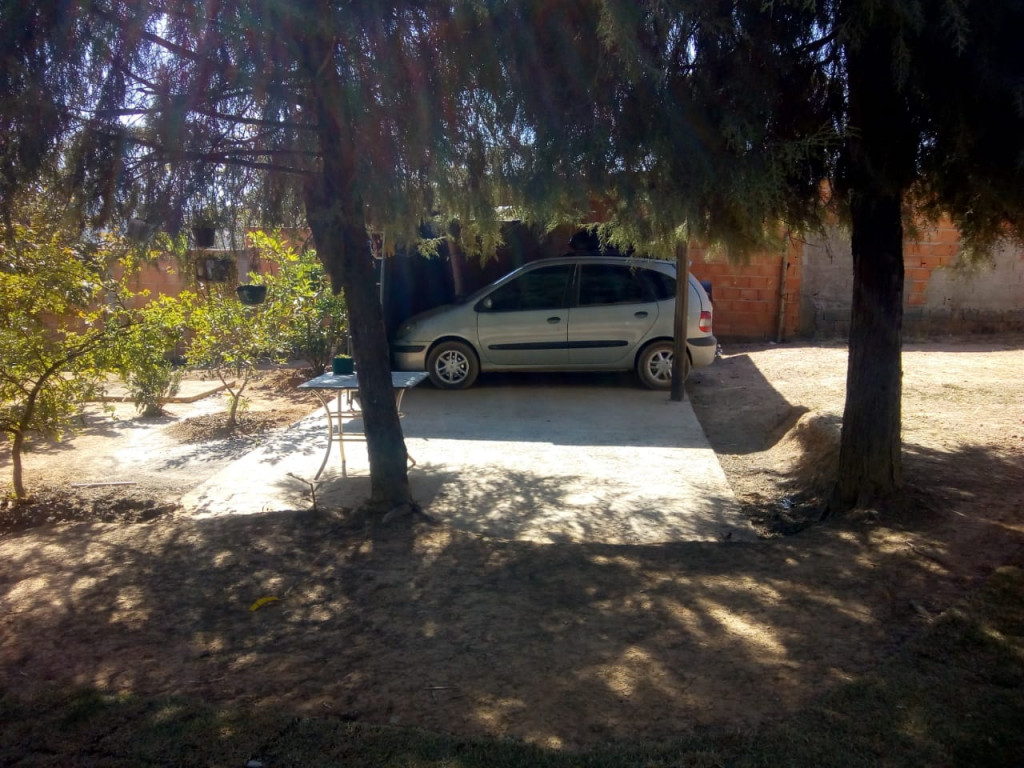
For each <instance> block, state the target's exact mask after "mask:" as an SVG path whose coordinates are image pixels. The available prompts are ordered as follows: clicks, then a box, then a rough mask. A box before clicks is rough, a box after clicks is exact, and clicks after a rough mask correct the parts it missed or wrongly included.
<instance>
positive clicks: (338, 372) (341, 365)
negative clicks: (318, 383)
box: [331, 355, 355, 376]
mask: <svg viewBox="0 0 1024 768" xmlns="http://www.w3.org/2000/svg"><path fill="white" fill-rule="evenodd" d="M331 373H333V374H334V375H335V376H350V375H352V374H353V373H355V363H354V362H353V360H352V358H351V357H350V356H349V355H336V356H335V358H334V360H333V361H332V362H331Z"/></svg>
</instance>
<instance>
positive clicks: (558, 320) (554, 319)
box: [548, 317, 562, 325]
mask: <svg viewBox="0 0 1024 768" xmlns="http://www.w3.org/2000/svg"><path fill="white" fill-rule="evenodd" d="M548 322H549V323H551V324H552V325H554V324H555V323H560V322H562V318H560V317H549V318H548Z"/></svg>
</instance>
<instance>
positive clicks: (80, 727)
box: [0, 567, 1024, 768]
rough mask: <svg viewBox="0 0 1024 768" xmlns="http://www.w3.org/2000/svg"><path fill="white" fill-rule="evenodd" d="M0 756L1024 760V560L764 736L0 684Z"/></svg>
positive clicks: (389, 764)
mask: <svg viewBox="0 0 1024 768" xmlns="http://www.w3.org/2000/svg"><path fill="white" fill-rule="evenodd" d="M0 722H2V723H3V724H4V726H3V728H2V729H0V765H4V766H8V765H10V766H47V765H54V766H57V765H60V766H64V765H89V766H129V765H131V766H162V765H176V766H210V767H213V768H217V767H219V766H224V767H225V768H240V767H241V766H245V765H246V764H247V763H249V761H258V762H259V763H260V764H262V765H263V766H266V768H282V767H283V766H303V767H304V768H315V767H316V766H338V765H345V766H374V767H375V768H398V767H399V766H402V767H403V768H485V767H486V768H503V767H504V768H520V767H522V768H526V767H527V766H530V767H533V768H570V767H573V768H575V767H576V766H581V767H585V768H627V767H628V768H719V767H724V766H730V767H733V766H735V767H736V768H748V767H749V768H754V766H779V765H789V766H828V765H841V766H850V767H856V766H876V765H886V766H907V767H908V768H909V767H910V766H915V768H916V766H922V765H928V766H941V765H970V766H993V767H995V766H1000V767H1001V766H1008V765H1019V764H1021V762H1022V758H1024V729H1022V728H1021V724H1022V723H1024V570H1022V569H1020V568H1016V567H1005V568H1001V569H999V570H998V571H997V572H996V573H994V574H993V576H992V577H991V578H990V579H989V580H988V581H987V582H986V584H985V585H984V586H983V587H982V588H981V590H980V591H979V592H978V593H977V594H976V595H975V596H974V597H973V599H972V600H970V601H969V602H967V603H966V604H964V605H962V606H960V607H958V608H957V609H956V610H953V611H950V612H948V613H947V614H946V615H944V616H942V617H940V618H938V619H937V620H936V621H935V622H934V624H933V625H932V626H931V627H930V628H929V630H928V631H927V632H926V633H924V634H923V635H922V636H921V637H920V638H918V639H917V640H915V641H914V642H912V643H911V644H910V645H909V646H908V647H907V648H906V649H905V650H904V651H903V652H902V653H901V654H899V655H898V656H897V657H896V658H895V659H893V660H892V661H891V662H889V663H888V664H887V665H886V666H885V667H884V668H883V669H882V670H881V671H880V672H879V673H877V674H875V675H872V676H870V677H866V678H864V679H861V680H858V681H856V682H853V683H850V684H848V685H845V686H842V687H841V688H839V689H837V690H834V691H833V692H831V693H829V694H828V695H826V696H824V697H822V699H821V700H820V701H819V702H818V703H817V705H816V706H814V707H811V708H809V709H807V710H804V711H803V712H800V713H798V714H797V715H794V716H792V717H790V718H788V719H786V720H785V721H783V722H782V723H779V724H776V725H771V726H766V727H764V728H761V729H759V730H757V731H750V732H743V733H722V732H715V731H700V732H698V733H695V734H692V735H689V736H687V737H686V738H683V739H680V740H679V741H676V742H673V743H670V744H662V745H611V746H609V747H608V748H606V749H599V750H593V751H589V752H586V753H579V754H566V753H561V752H553V751H548V750H544V749H541V748H538V747H534V746H530V745H526V744H522V743H519V742H507V741H498V740H492V741H472V740H466V739H459V738H455V737H451V736H446V735H442V734H436V733H428V732H424V731H419V730H415V729H409V728H391V727H381V726H368V725H364V724H360V723H354V722H347V721H345V720H343V719H340V718H337V717H293V716H290V715H287V714H284V713H280V712H272V711H268V710H263V709H214V708H212V707H209V706H207V705H205V704H204V703H202V702H198V701H194V700H189V699H184V698H178V699H166V700H160V701H142V700H138V699H135V698H133V697H130V696H112V695H107V694H104V693H101V692H99V691H96V690H91V689H82V690H77V691H70V692H69V691H54V690H51V691H44V692H40V693H37V694H36V695H34V696H27V697H26V696H24V695H21V694H18V693H16V692H15V691H13V690H6V691H3V692H0Z"/></svg>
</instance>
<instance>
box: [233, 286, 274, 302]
mask: <svg viewBox="0 0 1024 768" xmlns="http://www.w3.org/2000/svg"><path fill="white" fill-rule="evenodd" d="M235 292H236V293H237V294H238V300H239V301H240V302H242V303H243V304H245V305H246V306H249V307H253V306H256V305H257V304H262V303H263V302H264V301H265V300H266V298H267V286H265V285H240V286H238V287H237V288H236V289H235Z"/></svg>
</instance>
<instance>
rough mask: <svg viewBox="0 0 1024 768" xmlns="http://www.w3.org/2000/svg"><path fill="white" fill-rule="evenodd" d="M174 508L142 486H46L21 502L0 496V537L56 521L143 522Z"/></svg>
mask: <svg viewBox="0 0 1024 768" xmlns="http://www.w3.org/2000/svg"><path fill="white" fill-rule="evenodd" d="M177 509H178V505H177V504H176V503H173V502H167V501H162V500H159V499H158V498H155V494H154V491H153V489H152V488H148V487H145V486H138V485H123V486H121V485H118V486H95V487H82V488H68V487H51V486H45V487H42V488H39V489H38V490H36V491H35V492H34V493H33V494H32V496H31V498H29V499H25V500H24V501H15V500H13V499H9V498H5V499H0V536H3V535H6V534H12V533H19V532H21V531H25V530H28V529H29V528H35V527H37V526H40V525H52V524H57V523H118V524H121V525H132V524H136V523H146V522H149V521H151V520H155V519H156V518H158V517H161V516H165V515H170V514H172V513H174V512H175V511H176V510H177Z"/></svg>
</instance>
